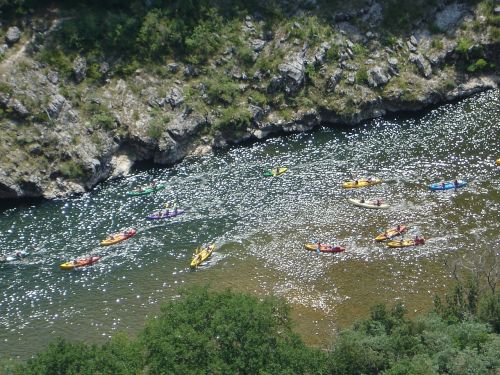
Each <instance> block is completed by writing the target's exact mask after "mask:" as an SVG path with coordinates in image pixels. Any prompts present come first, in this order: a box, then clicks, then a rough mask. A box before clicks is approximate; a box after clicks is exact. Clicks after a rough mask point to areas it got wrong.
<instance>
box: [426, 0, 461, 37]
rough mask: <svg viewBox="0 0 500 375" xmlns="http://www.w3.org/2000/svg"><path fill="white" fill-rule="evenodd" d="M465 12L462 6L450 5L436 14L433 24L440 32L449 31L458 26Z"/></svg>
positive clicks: (457, 4)
mask: <svg viewBox="0 0 500 375" xmlns="http://www.w3.org/2000/svg"><path fill="white" fill-rule="evenodd" d="M466 12H467V8H466V6H465V5H464V4H459V3H452V4H450V5H448V6H446V7H445V8H444V9H443V10H441V11H440V12H437V13H436V17H435V18H434V24H435V25H436V26H437V27H438V28H439V29H440V30H441V31H448V30H449V31H451V30H450V29H452V28H453V27H454V26H456V25H457V24H458V22H459V21H460V20H461V19H462V18H463V17H464V15H465V14H466Z"/></svg>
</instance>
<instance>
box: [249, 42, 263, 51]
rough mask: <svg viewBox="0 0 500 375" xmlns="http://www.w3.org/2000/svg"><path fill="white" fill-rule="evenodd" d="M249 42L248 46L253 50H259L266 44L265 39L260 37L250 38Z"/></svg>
mask: <svg viewBox="0 0 500 375" xmlns="http://www.w3.org/2000/svg"><path fill="white" fill-rule="evenodd" d="M249 43H250V48H251V49H252V50H253V51H254V52H260V51H262V50H263V49H264V47H265V46H266V41H265V40H262V39H251V40H250V41H249Z"/></svg>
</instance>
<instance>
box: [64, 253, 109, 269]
mask: <svg viewBox="0 0 500 375" xmlns="http://www.w3.org/2000/svg"><path fill="white" fill-rule="evenodd" d="M99 259H101V257H98V256H95V257H88V258H80V259H76V260H74V261H72V262H66V263H63V264H60V265H59V268H60V269H62V270H72V269H73V268H77V267H85V266H90V265H91V264H94V263H95V262H97V261H98V260H99Z"/></svg>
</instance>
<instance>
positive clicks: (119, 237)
mask: <svg viewBox="0 0 500 375" xmlns="http://www.w3.org/2000/svg"><path fill="white" fill-rule="evenodd" d="M125 232H128V233H125ZM125 232H120V233H115V234H112V235H111V236H110V238H106V239H105V240H102V241H101V246H109V245H114V244H116V243H118V242H122V241H125V240H126V239H128V238H130V237H133V236H135V234H136V233H137V231H136V230H135V229H129V230H128V231H125Z"/></svg>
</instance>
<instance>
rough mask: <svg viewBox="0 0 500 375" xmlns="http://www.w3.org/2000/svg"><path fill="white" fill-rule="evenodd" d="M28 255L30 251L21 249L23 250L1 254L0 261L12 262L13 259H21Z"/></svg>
mask: <svg viewBox="0 0 500 375" xmlns="http://www.w3.org/2000/svg"><path fill="white" fill-rule="evenodd" d="M29 255H30V253H28V252H27V251H23V250H21V251H16V252H15V253H14V254H12V255H2V256H0V263H5V262H13V261H15V260H21V259H24V258H26V257H27V256H29Z"/></svg>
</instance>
